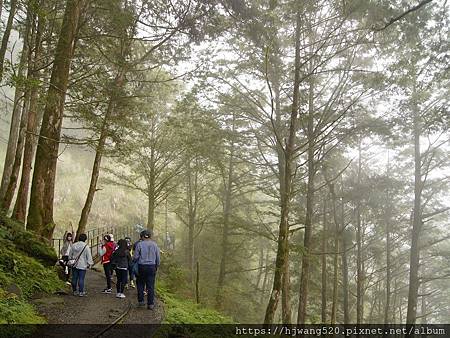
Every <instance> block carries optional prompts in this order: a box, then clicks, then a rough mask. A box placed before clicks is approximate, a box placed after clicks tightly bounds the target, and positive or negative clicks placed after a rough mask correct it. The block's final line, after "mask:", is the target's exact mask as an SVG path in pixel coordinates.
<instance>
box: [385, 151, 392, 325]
mask: <svg viewBox="0 0 450 338" xmlns="http://www.w3.org/2000/svg"><path fill="white" fill-rule="evenodd" d="M386 177H387V178H389V177H390V165H389V151H388V164H387V170H386ZM385 213H386V214H385V226H386V301H385V304H384V305H385V306H384V323H385V324H389V323H390V320H391V316H390V313H391V250H392V249H391V196H390V191H389V187H386V206H385Z"/></svg>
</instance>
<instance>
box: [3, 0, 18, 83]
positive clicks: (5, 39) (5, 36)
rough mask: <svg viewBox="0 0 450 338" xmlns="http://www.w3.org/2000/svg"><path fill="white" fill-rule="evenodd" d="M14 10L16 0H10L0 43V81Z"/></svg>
mask: <svg viewBox="0 0 450 338" xmlns="http://www.w3.org/2000/svg"><path fill="white" fill-rule="evenodd" d="M16 10H17V0H11V2H10V6H9V14H8V21H7V22H6V27H5V32H4V33H3V37H2V43H1V45H0V82H1V81H2V80H3V71H4V65H5V56H6V50H7V48H8V41H9V36H10V35H11V30H12V26H13V22H14V16H15V15H16Z"/></svg>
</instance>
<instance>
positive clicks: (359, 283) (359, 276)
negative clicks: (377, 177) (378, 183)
mask: <svg viewBox="0 0 450 338" xmlns="http://www.w3.org/2000/svg"><path fill="white" fill-rule="evenodd" d="M361 171H362V150H361V137H360V138H359V140H358V173H357V184H358V189H361ZM363 283H364V272H363V268H362V224H361V201H360V199H359V198H358V200H357V201H356V323H357V324H362V322H363V318H364V314H363V311H364V306H363V285H364V284H363Z"/></svg>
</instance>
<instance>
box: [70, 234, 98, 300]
mask: <svg viewBox="0 0 450 338" xmlns="http://www.w3.org/2000/svg"><path fill="white" fill-rule="evenodd" d="M86 240H87V236H86V234H81V235H80V237H79V239H78V242H76V243H74V244H73V245H72V250H71V251H70V254H69V262H71V263H72V291H73V295H74V296H80V297H84V296H86V292H85V291H84V278H85V277H86V270H87V269H88V268H89V267H91V266H93V265H94V261H93V260H92V253H91V248H90V247H89V244H87V243H85V242H86Z"/></svg>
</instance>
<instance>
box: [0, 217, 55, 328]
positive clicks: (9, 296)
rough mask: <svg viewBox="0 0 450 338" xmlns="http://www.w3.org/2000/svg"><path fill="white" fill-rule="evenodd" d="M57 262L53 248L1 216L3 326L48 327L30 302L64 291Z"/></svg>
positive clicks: (0, 317)
mask: <svg viewBox="0 0 450 338" xmlns="http://www.w3.org/2000/svg"><path fill="white" fill-rule="evenodd" d="M56 260H57V258H56V254H55V252H54V250H53V248H51V247H49V246H48V245H46V243H44V242H41V241H40V240H39V239H38V238H37V237H36V236H35V235H34V234H32V233H30V232H28V231H25V230H24V229H23V225H21V224H20V223H18V222H15V221H12V220H11V219H9V218H7V217H6V216H5V215H4V214H0V324H7V323H15V324H41V323H45V319H44V318H42V317H40V316H39V315H38V314H37V312H36V310H35V308H34V307H33V305H31V304H30V303H28V300H30V298H31V297H32V296H33V295H34V294H37V293H53V292H55V291H57V290H60V289H62V288H63V287H64V283H63V282H62V281H61V280H60V279H59V278H58V275H57V272H56V269H55V268H54V264H55V262H56ZM50 263H52V264H51V266H50ZM7 290H9V291H10V292H8V291H7Z"/></svg>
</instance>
